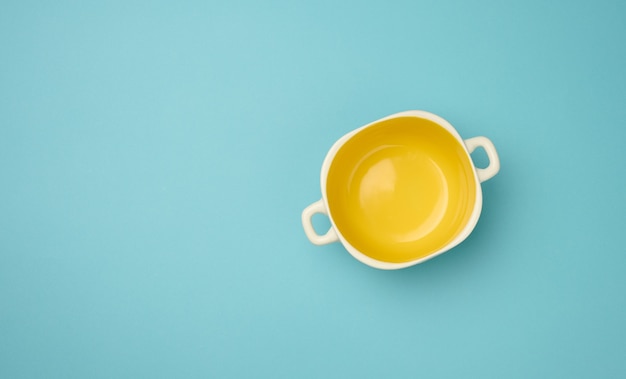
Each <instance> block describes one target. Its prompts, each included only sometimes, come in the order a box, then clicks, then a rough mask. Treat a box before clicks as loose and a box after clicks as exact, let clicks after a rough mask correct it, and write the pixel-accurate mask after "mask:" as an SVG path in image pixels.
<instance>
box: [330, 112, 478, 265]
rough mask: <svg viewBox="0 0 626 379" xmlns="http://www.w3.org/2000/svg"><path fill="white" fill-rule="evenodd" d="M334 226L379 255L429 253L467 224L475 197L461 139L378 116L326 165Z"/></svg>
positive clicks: (416, 122) (392, 258)
mask: <svg viewBox="0 0 626 379" xmlns="http://www.w3.org/2000/svg"><path fill="white" fill-rule="evenodd" d="M326 194H327V198H328V206H329V211H330V215H331V217H332V218H333V220H334V222H335V225H336V226H337V229H338V230H339V231H340V232H341V234H342V235H343V236H344V238H345V239H346V240H347V241H348V242H349V243H350V244H351V245H352V246H353V247H355V248H356V249H357V250H359V251H360V252H362V253H363V254H365V255H368V256H370V257H371V258H374V259H376V260H379V261H383V262H393V263H400V262H409V261H413V260H415V259H419V258H422V257H426V256H428V255H430V254H433V253H435V252H436V251H438V250H440V249H441V248H443V247H444V246H446V245H447V244H448V243H449V242H451V241H452V240H453V239H454V238H455V237H456V236H457V235H459V233H461V231H462V230H463V228H464V227H465V226H466V224H467V223H468V221H469V219H470V217H471V214H472V211H473V209H474V206H475V203H476V182H475V179H474V174H473V167H472V163H471V161H470V159H469V157H468V155H467V153H466V152H465V150H464V148H463V146H462V145H461V143H460V142H459V141H458V140H457V139H456V138H455V137H454V136H453V135H452V134H451V133H450V132H448V131H447V130H446V129H444V128H443V127H441V126H439V125H438V124H436V123H434V122H432V121H430V120H426V119H422V118H417V117H399V118H393V119H389V120H386V121H381V122H379V123H376V124H374V125H371V126H370V127H368V128H365V129H363V130H361V131H360V132H358V133H357V134H355V135H353V136H352V138H350V139H349V140H348V141H347V142H346V143H345V144H344V145H343V146H342V147H341V148H340V149H339V150H338V152H337V154H336V155H335V158H334V159H333V161H332V164H331V166H330V168H329V171H328V177H327V183H326Z"/></svg>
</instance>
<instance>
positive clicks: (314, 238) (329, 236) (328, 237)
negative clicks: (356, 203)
mask: <svg viewBox="0 0 626 379" xmlns="http://www.w3.org/2000/svg"><path fill="white" fill-rule="evenodd" d="M316 213H321V214H325V215H327V216H328V211H327V210H326V206H324V201H323V200H319V201H316V202H315V203H313V204H311V205H309V206H308V207H306V208H305V209H304V211H302V226H303V227H304V233H305V234H306V236H307V237H308V239H309V241H311V242H312V243H313V244H315V245H326V244H329V243H332V242H335V241H337V240H339V237H338V236H337V232H335V229H334V228H333V227H332V226H331V227H330V229H328V231H327V232H326V234H324V235H323V236H320V235H319V234H317V232H315V229H313V223H312V222H311V219H312V218H313V215H314V214H316Z"/></svg>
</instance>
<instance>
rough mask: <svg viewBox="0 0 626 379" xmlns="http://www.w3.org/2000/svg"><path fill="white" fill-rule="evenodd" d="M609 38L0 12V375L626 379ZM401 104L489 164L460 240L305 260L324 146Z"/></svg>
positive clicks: (462, 15)
mask: <svg viewBox="0 0 626 379" xmlns="http://www.w3.org/2000/svg"><path fill="white" fill-rule="evenodd" d="M625 38H626V3H625V2H622V1H617V0H615V1H593V2H592V1H588V2H583V1H572V2H545V1H511V2H503V1H477V2H466V1H406V2H387V1H368V2H358V1H346V2H337V1H318V2H309V3H301V2H293V1H283V2H278V1H247V2H239V1H233V2H227V1H222V2H169V3H167V2H162V3H158V2H134V1H130V2H129V1H120V2H98V3H91V2H83V1H76V2H40V3H36V2H28V1H19V2H18V1H15V2H6V1H4V2H2V4H1V5H0V177H1V179H0V180H1V181H0V184H1V185H0V377H2V378H120V377H127V378H140V377H144V378H147V377H150V378H173V377H178V378H196V377H197V378H200V377H212V378H255V377H271V378H279V377H281V378H335V377H336V378H346V377H362V378H381V377H387V378H391V377H394V378H399V377H429V378H459V377H475V378H479V377H480V378H502V377H508V378H530V377H551V378H557V377H562V378H572V377H581V378H583V377H585V378H589V377H598V378H623V377H625V376H626V327H625V324H624V321H625V319H626V295H625V290H626V272H625V269H626V249H625V248H624V245H623V243H622V239H623V236H624V227H625V225H626V196H625V193H626V189H625V188H626V172H625V171H624V167H623V165H624V164H625V163H626V149H625V148H624V140H625V138H626V123H625V120H626V69H625V67H626V41H625ZM408 109H424V110H428V111H431V112H434V113H437V114H439V115H441V116H443V117H444V118H446V119H448V120H449V121H450V122H451V123H452V124H453V125H455V126H456V127H457V129H458V130H459V132H460V133H461V135H463V136H464V137H472V136H475V135H485V136H487V137H489V138H490V139H492V141H493V142H494V144H495V145H496V147H497V148H498V150H499V153H500V158H501V161H502V170H501V172H500V174H499V175H498V176H496V177H495V178H494V179H492V180H491V181H489V182H486V183H484V185H483V189H484V208H483V214H482V217H481V220H480V222H479V223H478V225H477V227H476V229H475V230H474V233H473V234H472V235H471V236H470V238H469V239H468V240H466V241H465V242H464V243H463V244H462V245H460V246H459V247H457V248H456V249H454V250H453V251H451V252H449V253H447V254H444V255H442V256H440V257H438V258H436V259H434V260H431V261H429V262H427V263H425V264H423V265H419V266H416V267H413V268H410V269H406V270H401V271H392V272H387V271H379V270H375V269H372V268H369V267H367V266H365V265H363V264H361V263H359V262H357V261H356V260H355V259H353V258H352V257H351V256H350V255H349V254H348V253H347V252H346V251H345V250H344V249H343V248H342V247H341V246H340V245H339V244H333V245H329V246H325V247H316V246H313V245H312V244H310V243H309V242H308V241H307V240H306V238H305V236H304V233H303V231H302V227H301V224H300V212H301V211H302V209H303V208H304V207H305V206H307V205H308V204H310V203H311V202H313V201H316V200H318V199H319V198H320V189H319V169H320V166H321V163H322V160H323V158H324V155H325V154H326V151H327V150H328V148H329V147H330V146H331V145H332V143H333V142H334V141H335V140H336V139H338V138H339V137H341V136H342V135H343V134H344V133H346V132H348V131H350V130H352V129H354V128H357V127H359V126H361V125H363V124H365V123H368V122H370V121H373V120H376V119H378V118H380V117H383V116H386V115H389V114H392V113H395V112H398V111H403V110H408ZM477 160H479V161H480V160H481V158H480V157H478V158H477ZM483 161H484V158H483ZM483 163H484V162H483ZM315 222H316V223H317V225H318V227H320V228H321V227H323V226H324V224H326V225H328V221H325V220H323V218H322V217H321V216H320V217H319V218H317V219H316V220H315Z"/></svg>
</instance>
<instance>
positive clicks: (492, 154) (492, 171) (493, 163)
mask: <svg viewBox="0 0 626 379" xmlns="http://www.w3.org/2000/svg"><path fill="white" fill-rule="evenodd" d="M465 146H467V150H468V151H469V153H470V154H471V153H472V152H473V151H474V150H476V148H477V147H482V148H483V149H485V152H486V153H487V157H489V166H487V167H486V168H476V173H477V174H478V180H479V181H480V182H481V183H482V182H484V181H487V180H489V179H491V178H493V177H494V176H495V175H496V174H497V173H498V171H500V158H498V152H497V151H496V147H495V146H493V143H492V142H491V141H490V140H489V138H487V137H474V138H469V139H466V140H465Z"/></svg>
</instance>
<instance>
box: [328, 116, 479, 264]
mask: <svg viewBox="0 0 626 379" xmlns="http://www.w3.org/2000/svg"><path fill="white" fill-rule="evenodd" d="M399 117H416V118H422V119H426V120H430V121H432V122H434V123H436V124H438V125H439V126H441V127H442V128H444V129H446V130H447V131H448V132H450V134H452V135H453V136H454V138H455V139H456V140H457V141H458V142H459V143H460V144H461V145H462V146H463V149H464V151H465V154H466V155H467V158H468V159H469V161H470V163H471V165H472V172H473V175H474V184H475V186H476V200H475V203H474V210H473V211H472V215H471V216H470V219H469V220H468V221H467V224H466V225H465V227H464V228H463V230H462V231H461V233H459V235H458V236H456V238H455V239H454V240H452V241H450V243H448V244H447V245H446V246H444V247H443V248H441V249H439V250H437V251H435V252H434V253H431V254H429V255H428V256H426V257H423V258H419V259H415V260H412V261H409V262H402V263H392V262H383V261H379V260H377V259H374V258H372V257H369V256H367V255H365V254H363V253H362V252H360V251H359V250H357V249H356V248H355V247H354V246H352V245H351V244H350V243H349V242H348V241H347V240H346V239H345V237H344V236H343V234H341V230H339V229H338V228H337V225H336V224H335V220H334V219H333V214H332V211H331V209H330V207H329V206H328V196H327V193H326V182H327V179H328V170H329V169H330V165H331V164H332V162H333V160H334V159H335V155H336V154H337V152H338V151H339V149H340V148H341V147H342V146H343V145H344V144H345V143H346V142H347V141H348V140H349V139H350V138H352V136H354V135H355V134H357V133H359V132H360V131H362V130H364V129H366V128H369V127H370V126H372V125H375V124H378V123H380V122H382V121H386V120H390V119H394V118H399ZM320 185H321V189H322V200H323V201H324V206H325V207H326V211H327V212H328V218H329V220H330V223H331V225H332V228H333V229H334V230H335V232H336V233H337V237H338V238H339V241H340V242H341V244H342V245H343V246H344V247H345V248H346V250H348V252H349V253H350V254H351V255H352V256H353V257H354V258H356V259H357V260H359V261H360V262H362V263H365V264H366V265H368V266H371V267H374V268H378V269H381V270H397V269H401V268H406V267H410V266H413V265H416V264H419V263H422V262H425V261H427V260H429V259H432V258H434V257H436V256H438V255H440V254H443V253H445V252H446V251H448V250H450V249H452V248H453V247H455V246H457V245H458V244H460V243H461V242H463V241H464V240H465V239H466V238H467V237H468V236H469V235H470V234H471V233H472V231H473V230H474V227H476V224H477V223H478V219H479V218H480V212H481V211H482V207H483V194H482V187H481V185H480V181H479V180H478V175H477V173H476V167H475V166H474V163H473V161H472V158H471V156H470V153H469V151H468V150H467V147H466V146H465V142H464V140H463V138H461V136H460V135H459V133H458V132H457V131H456V129H455V128H454V127H453V126H452V125H451V124H450V123H449V122H448V121H446V120H444V119H443V118H441V117H439V116H437V115H435V114H433V113H430V112H426V111H405V112H400V113H395V114H392V115H390V116H387V117H384V118H381V119H379V120H376V121H374V122H371V123H369V124H367V125H365V126H362V127H360V128H358V129H355V130H353V131H351V132H350V133H348V134H346V135H344V136H343V137H341V138H340V139H338V140H337V142H335V143H334V144H333V146H332V147H331V148H330V150H329V151H328V153H327V154H326V158H324V163H323V164H322V171H321V173H320Z"/></svg>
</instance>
